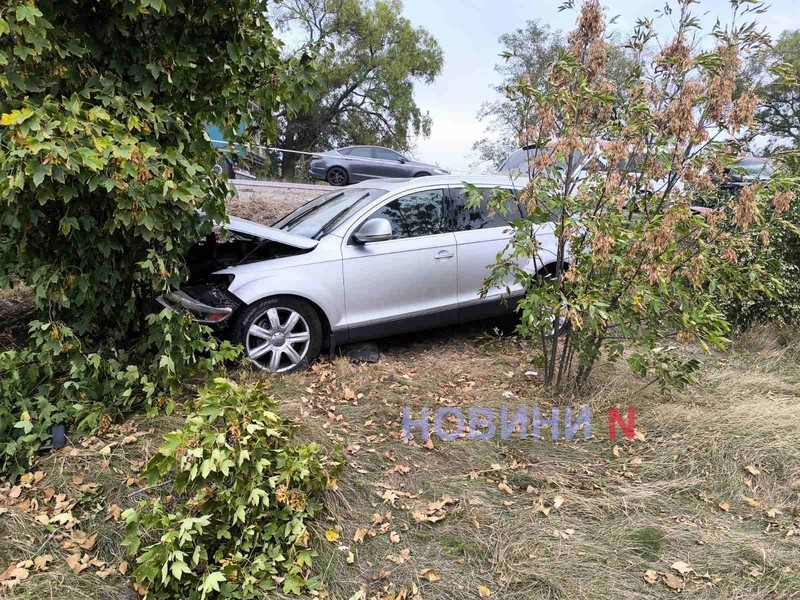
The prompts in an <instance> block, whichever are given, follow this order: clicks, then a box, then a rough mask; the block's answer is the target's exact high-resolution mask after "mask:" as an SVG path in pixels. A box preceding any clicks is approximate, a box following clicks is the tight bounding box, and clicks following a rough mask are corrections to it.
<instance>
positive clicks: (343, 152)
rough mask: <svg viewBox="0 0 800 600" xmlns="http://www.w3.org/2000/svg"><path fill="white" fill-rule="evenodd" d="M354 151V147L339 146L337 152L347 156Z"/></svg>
mask: <svg viewBox="0 0 800 600" xmlns="http://www.w3.org/2000/svg"><path fill="white" fill-rule="evenodd" d="M352 151H353V149H352V148H339V149H338V150H337V152H338V153H339V154H344V155H345V156H347V155H349V154H350V153H351V152H352Z"/></svg>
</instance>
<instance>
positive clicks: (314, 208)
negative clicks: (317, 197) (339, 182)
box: [281, 192, 344, 229]
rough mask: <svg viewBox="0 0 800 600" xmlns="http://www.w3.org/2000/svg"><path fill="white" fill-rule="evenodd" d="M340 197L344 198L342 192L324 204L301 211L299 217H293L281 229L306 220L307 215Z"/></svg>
mask: <svg viewBox="0 0 800 600" xmlns="http://www.w3.org/2000/svg"><path fill="white" fill-rule="evenodd" d="M342 196H344V192H339V193H338V194H336V195H335V196H332V197H330V198H328V199H327V200H326V201H325V202H323V203H322V204H317V205H316V206H312V207H311V208H309V209H308V210H304V211H303V212H301V213H300V214H299V215H297V216H295V218H294V219H292V220H291V221H289V222H288V223H284V224H283V225H282V226H281V229H287V228H289V227H291V226H292V225H294V224H295V223H297V222H298V221H300V220H301V219H304V218H306V217H307V216H308V215H310V214H311V213H313V212H314V211H316V210H319V209H320V208H322V207H323V206H325V205H326V204H328V202H332V201H333V200H337V199H339V198H341V197H342Z"/></svg>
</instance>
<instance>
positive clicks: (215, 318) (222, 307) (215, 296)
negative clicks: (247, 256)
mask: <svg viewBox="0 0 800 600" xmlns="http://www.w3.org/2000/svg"><path fill="white" fill-rule="evenodd" d="M157 300H158V303H159V304H161V305H162V306H164V307H166V308H168V309H170V310H174V311H176V312H186V313H191V314H192V315H193V316H194V318H195V320H196V321H197V322H198V323H206V324H209V325H216V324H218V323H222V322H223V321H225V320H226V319H228V318H229V317H230V316H231V315H232V314H233V312H234V311H235V310H236V309H237V308H238V307H239V306H240V305H241V302H239V301H238V300H236V299H235V298H233V297H232V296H231V295H230V294H229V293H227V292H225V291H224V290H221V289H219V288H216V287H212V286H195V287H191V288H183V289H180V290H173V291H171V292H167V293H166V294H163V295H161V296H159V297H158V298H157Z"/></svg>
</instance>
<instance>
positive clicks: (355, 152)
mask: <svg viewBox="0 0 800 600" xmlns="http://www.w3.org/2000/svg"><path fill="white" fill-rule="evenodd" d="M349 154H350V156H360V157H361V158H372V152H371V151H370V149H369V148H352V149H351V150H350V152H349Z"/></svg>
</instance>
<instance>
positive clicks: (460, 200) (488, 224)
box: [452, 188, 525, 231]
mask: <svg viewBox="0 0 800 600" xmlns="http://www.w3.org/2000/svg"><path fill="white" fill-rule="evenodd" d="M478 191H479V192H481V194H482V198H481V205H480V207H478V208H472V209H469V208H467V197H466V193H465V190H464V188H458V189H454V190H453V192H452V193H453V196H454V199H455V204H456V211H457V212H456V229H457V231H473V230H475V229H489V228H492V227H508V225H509V223H510V222H512V221H515V220H517V219H521V218H522V217H523V215H524V214H525V213H524V207H523V206H522V203H521V202H520V201H519V200H518V199H517V197H516V196H515V195H514V194H513V193H511V195H510V196H509V198H508V200H506V215H505V216H503V215H501V214H500V213H499V212H498V211H493V212H492V211H490V210H489V199H490V198H491V197H492V190H491V188H486V189H479V190H478Z"/></svg>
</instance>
